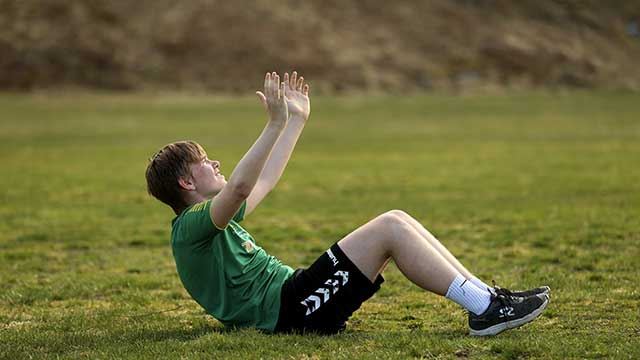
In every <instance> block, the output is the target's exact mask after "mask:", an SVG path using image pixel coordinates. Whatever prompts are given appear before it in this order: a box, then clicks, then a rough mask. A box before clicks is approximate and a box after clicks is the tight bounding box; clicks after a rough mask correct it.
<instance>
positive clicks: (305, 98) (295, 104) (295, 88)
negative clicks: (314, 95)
mask: <svg viewBox="0 0 640 360" xmlns="http://www.w3.org/2000/svg"><path fill="white" fill-rule="evenodd" d="M284 83H285V86H284V88H285V97H286V99H287V107H288V108H289V114H290V115H291V116H292V117H294V116H296V117H300V118H302V119H304V120H306V119H307V118H308V117H309V112H310V111H311V105H310V104H309V85H308V84H305V83H304V78H303V77H302V76H300V77H299V78H298V73H297V72H295V71H294V72H293V74H291V77H289V74H284Z"/></svg>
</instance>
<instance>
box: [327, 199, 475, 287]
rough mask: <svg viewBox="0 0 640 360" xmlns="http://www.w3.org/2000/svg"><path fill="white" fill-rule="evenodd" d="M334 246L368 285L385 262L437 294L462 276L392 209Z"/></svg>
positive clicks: (380, 270) (382, 268)
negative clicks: (364, 278) (392, 264)
mask: <svg viewBox="0 0 640 360" xmlns="http://www.w3.org/2000/svg"><path fill="white" fill-rule="evenodd" d="M338 246H340V249H342V251H343V252H344V253H345V255H347V257H348V258H349V259H350V260H351V261H352V262H353V263H354V264H355V265H356V266H357V267H358V269H360V271H362V273H363V274H364V275H365V276H367V277H368V278H369V279H370V280H371V281H372V282H373V281H374V280H375V278H376V277H377V276H378V274H379V273H380V272H382V270H384V267H385V266H386V265H387V263H388V261H389V259H393V260H394V261H395V263H396V265H398V268H399V269H400V271H401V272H402V273H403V274H404V275H405V276H406V277H407V278H408V279H409V280H411V281H412V282H413V283H415V284H416V285H418V286H420V287H421V288H423V289H425V290H429V291H432V292H435V293H437V294H440V295H444V294H446V292H447V290H448V288H449V285H450V284H451V282H452V281H453V279H454V278H455V277H456V276H458V275H462V274H461V273H460V272H459V271H458V270H457V269H456V268H455V267H454V266H453V265H452V264H451V263H450V262H449V261H447V259H446V258H445V257H444V256H443V255H442V254H441V253H440V252H438V251H437V250H436V248H434V247H433V246H432V245H431V243H430V242H429V241H427V240H426V239H425V238H424V236H422V235H421V234H420V233H419V232H418V231H417V230H416V229H415V228H414V227H413V226H411V225H410V224H409V223H408V222H407V221H405V220H403V219H402V218H401V216H400V215H399V214H398V211H395V210H394V211H390V212H387V213H384V214H382V215H380V216H378V217H376V218H375V219H373V220H371V221H369V222H368V223H366V224H365V225H363V226H361V227H359V228H358V229H356V230H355V231H353V232H352V233H350V234H349V235H347V236H346V237H345V238H343V239H342V240H340V241H339V242H338ZM462 276H464V275H462Z"/></svg>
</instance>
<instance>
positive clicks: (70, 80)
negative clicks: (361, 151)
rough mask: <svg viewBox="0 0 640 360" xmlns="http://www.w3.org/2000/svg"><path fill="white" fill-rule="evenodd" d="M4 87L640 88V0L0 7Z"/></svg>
mask: <svg viewBox="0 0 640 360" xmlns="http://www.w3.org/2000/svg"><path fill="white" fill-rule="evenodd" d="M0 54H1V55H0V90H9V91H32V90H38V89H59V88H63V89H75V88H80V89H107V90H116V91H118V90H125V91H140V90H153V91H155V90H159V91H183V90H186V91H204V92H246V91H247V89H254V88H255V87H256V83H259V81H257V80H256V79H259V78H260V77H261V75H258V74H260V73H262V72H265V71H267V70H271V69H274V67H275V70H278V71H285V70H290V69H292V68H296V69H298V70H299V71H300V72H302V73H303V74H304V75H305V76H306V77H307V78H308V79H310V80H312V85H313V87H314V91H316V92H320V93H332V92H342V91H374V92H417V91H431V90H447V91H450V90H453V91H459V90H466V89H478V88H480V89H504V88H509V89H511V88H525V89H529V88H541V87H542V88H558V87H561V88H564V87H567V88H606V89H631V90H638V89H640V71H639V70H638V64H639V61H638V60H639V59H640V1H637V0H627V1H597V0H583V1H575V0H564V1H561V0H542V1H540V0H522V1H508V0H457V1H453V0H432V1H415V0H414V1H408V0H398V1H383V0H364V1H344V0H342V1H336V0H323V1H317V0H314V1H266V0H255V1H247V0H238V1H216V0H192V1H187V2H180V1H168V0H153V1H152V0H136V1H132V0H131V1H126V0H121V1H87V0H22V1H15V0H0Z"/></svg>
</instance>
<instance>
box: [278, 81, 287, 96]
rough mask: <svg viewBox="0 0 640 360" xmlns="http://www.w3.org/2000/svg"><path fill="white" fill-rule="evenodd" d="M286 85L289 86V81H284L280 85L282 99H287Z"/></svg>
mask: <svg viewBox="0 0 640 360" xmlns="http://www.w3.org/2000/svg"><path fill="white" fill-rule="evenodd" d="M285 86H289V85H287V83H286V82H284V81H283V82H282V84H281V85H280V99H282V100H286V98H285V96H284V94H285V92H284V88H285Z"/></svg>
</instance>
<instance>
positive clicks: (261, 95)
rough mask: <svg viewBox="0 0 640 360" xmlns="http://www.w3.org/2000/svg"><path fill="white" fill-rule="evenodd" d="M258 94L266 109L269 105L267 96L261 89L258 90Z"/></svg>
mask: <svg viewBox="0 0 640 360" xmlns="http://www.w3.org/2000/svg"><path fill="white" fill-rule="evenodd" d="M256 95H258V99H260V102H261V103H262V106H264V108H265V110H266V109H268V108H269V107H268V106H267V97H266V96H264V94H263V93H262V92H260V91H256Z"/></svg>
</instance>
